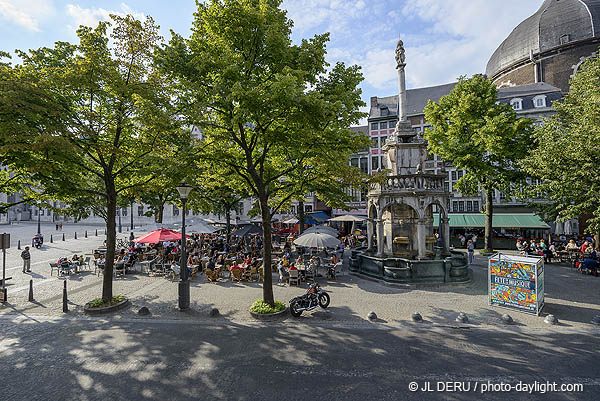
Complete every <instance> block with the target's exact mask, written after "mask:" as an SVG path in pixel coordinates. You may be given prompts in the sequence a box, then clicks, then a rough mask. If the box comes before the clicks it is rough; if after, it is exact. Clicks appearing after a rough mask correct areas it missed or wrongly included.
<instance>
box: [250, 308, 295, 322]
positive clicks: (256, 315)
mask: <svg viewBox="0 0 600 401" xmlns="http://www.w3.org/2000/svg"><path fill="white" fill-rule="evenodd" d="M287 313H288V308H287V306H286V307H285V308H284V309H283V310H280V311H279V312H275V313H256V312H252V311H250V315H252V317H253V318H255V319H258V320H271V319H275V318H277V317H279V316H284V315H286V314H287Z"/></svg>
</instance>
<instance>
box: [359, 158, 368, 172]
mask: <svg viewBox="0 0 600 401" xmlns="http://www.w3.org/2000/svg"><path fill="white" fill-rule="evenodd" d="M360 170H361V171H362V172H363V173H365V174H369V158H368V157H361V158H360Z"/></svg>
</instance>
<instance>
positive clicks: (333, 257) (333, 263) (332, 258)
mask: <svg viewBox="0 0 600 401" xmlns="http://www.w3.org/2000/svg"><path fill="white" fill-rule="evenodd" d="M339 261H340V259H339V258H338V257H337V255H336V254H335V253H334V254H333V255H331V260H330V261H329V263H331V264H332V265H335V264H336V263H338V262H339Z"/></svg>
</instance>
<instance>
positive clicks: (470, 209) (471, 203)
mask: <svg viewBox="0 0 600 401" xmlns="http://www.w3.org/2000/svg"><path fill="white" fill-rule="evenodd" d="M472 211H473V202H472V201H467V212H472Z"/></svg>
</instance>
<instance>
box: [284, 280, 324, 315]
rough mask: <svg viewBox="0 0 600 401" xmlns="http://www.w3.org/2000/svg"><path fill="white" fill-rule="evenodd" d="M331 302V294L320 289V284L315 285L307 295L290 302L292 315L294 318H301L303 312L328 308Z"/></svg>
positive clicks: (312, 285) (311, 286)
mask: <svg viewBox="0 0 600 401" xmlns="http://www.w3.org/2000/svg"><path fill="white" fill-rule="evenodd" d="M329 301H330V299H329V294H327V292H325V290H323V289H322V288H321V287H319V283H313V284H311V285H310V287H308V290H307V291H306V294H304V295H302V296H299V297H295V298H292V299H291V300H290V313H291V314H292V316H294V317H299V316H300V315H301V314H302V312H304V311H309V310H313V309H315V308H316V307H317V306H320V307H321V308H323V309H325V308H327V307H328V306H329Z"/></svg>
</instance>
